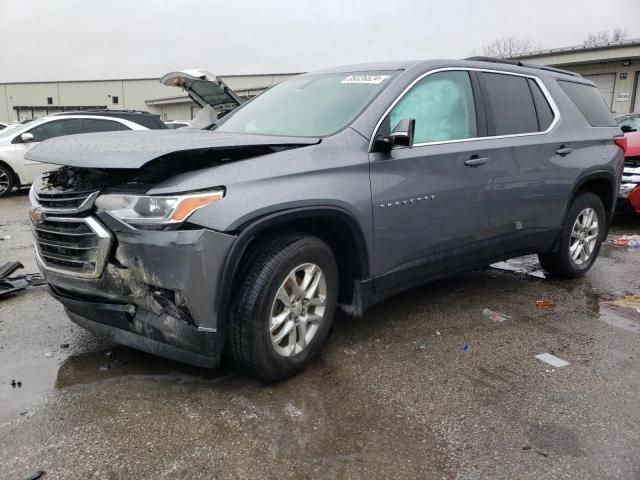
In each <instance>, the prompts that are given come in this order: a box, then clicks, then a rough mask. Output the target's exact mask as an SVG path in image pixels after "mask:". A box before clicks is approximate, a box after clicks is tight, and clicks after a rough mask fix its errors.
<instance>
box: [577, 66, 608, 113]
mask: <svg viewBox="0 0 640 480" xmlns="http://www.w3.org/2000/svg"><path fill="white" fill-rule="evenodd" d="M583 76H584V78H586V79H588V80H591V81H592V82H593V83H595V84H596V86H597V87H598V90H600V93H601V94H602V96H603V97H604V101H605V102H606V103H607V106H608V107H609V109H611V106H612V105H613V87H614V86H615V84H616V74H615V73H603V74H601V75H583Z"/></svg>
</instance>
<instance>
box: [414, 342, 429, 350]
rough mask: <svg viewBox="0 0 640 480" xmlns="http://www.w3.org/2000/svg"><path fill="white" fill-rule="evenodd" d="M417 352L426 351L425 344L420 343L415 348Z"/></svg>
mask: <svg viewBox="0 0 640 480" xmlns="http://www.w3.org/2000/svg"><path fill="white" fill-rule="evenodd" d="M416 349H417V350H426V349H427V344H426V343H421V344H420V345H418V346H417V347H416Z"/></svg>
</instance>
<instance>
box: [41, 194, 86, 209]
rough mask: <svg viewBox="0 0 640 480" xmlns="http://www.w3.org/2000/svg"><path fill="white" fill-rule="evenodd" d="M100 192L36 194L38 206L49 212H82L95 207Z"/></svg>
mask: <svg viewBox="0 0 640 480" xmlns="http://www.w3.org/2000/svg"><path fill="white" fill-rule="evenodd" d="M97 194H98V192H96V191H91V192H70V193H42V192H40V193H36V194H35V197H36V200H37V202H38V204H39V205H40V206H41V207H42V208H43V209H44V210H48V211H74V212H82V211H84V210H88V209H89V208H91V206H92V205H93V200H94V199H95V197H96V196H97Z"/></svg>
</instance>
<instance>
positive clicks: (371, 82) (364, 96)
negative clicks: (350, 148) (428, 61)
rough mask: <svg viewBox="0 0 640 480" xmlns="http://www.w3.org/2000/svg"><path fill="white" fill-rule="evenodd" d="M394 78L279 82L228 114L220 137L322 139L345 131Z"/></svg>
mask: <svg viewBox="0 0 640 480" xmlns="http://www.w3.org/2000/svg"><path fill="white" fill-rule="evenodd" d="M395 74H396V72H389V71H384V72H357V73H332V74H324V75H312V76H304V77H295V78H292V79H290V80H287V81H285V82H282V83H280V84H278V85H276V86H275V87H273V88H271V89H269V90H267V91H266V92H264V93H263V94H262V95H260V96H258V97H256V98H254V99H253V100H251V101H250V102H249V103H247V104H245V105H243V106H242V107H240V108H239V109H238V110H236V111H235V112H233V113H231V114H229V115H228V116H227V117H226V118H225V119H224V120H223V121H222V122H221V123H220V124H219V126H218V127H217V128H216V130H217V131H220V132H236V133H256V134H263V135H286V136H297V137H322V136H326V135H331V134H333V133H335V132H337V131H338V130H341V129H342V128H344V127H346V126H347V125H348V124H349V123H350V122H351V121H352V120H353V119H354V118H355V117H356V116H357V115H358V114H359V113H360V112H361V111H362V110H363V109H364V107H365V106H367V104H368V103H369V102H370V101H371V100H372V99H373V98H374V97H375V96H376V95H377V94H378V93H379V92H380V91H381V90H382V89H383V88H385V87H386V86H387V85H388V84H389V82H390V81H391V78H392V77H393V76H394V75H395Z"/></svg>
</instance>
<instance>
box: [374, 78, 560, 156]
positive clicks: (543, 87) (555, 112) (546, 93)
mask: <svg viewBox="0 0 640 480" xmlns="http://www.w3.org/2000/svg"><path fill="white" fill-rule="evenodd" d="M458 71H463V72H484V73H498V74H501V75H512V76H514V77H525V78H530V79H532V80H533V81H534V82H536V84H537V85H538V87H540V90H541V91H542V94H543V95H544V97H545V99H546V100H547V102H548V103H549V106H550V107H551V111H552V112H553V121H552V122H551V124H550V125H549V127H548V128H547V129H546V130H544V131H542V132H530V133H511V134H508V135H491V136H486V137H469V138H458V139H455V140H441V141H436V142H423V143H414V144H413V146H414V147H424V146H428V145H445V144H447V143H461V142H474V141H478V140H493V139H499V138H517V137H528V136H531V135H546V134H547V133H549V132H551V131H552V130H553V129H554V128H555V126H556V125H557V124H558V122H559V121H560V109H559V108H558V105H556V102H555V100H554V99H553V97H552V96H551V93H550V92H549V90H548V89H547V87H546V85H545V84H544V83H543V82H542V80H540V78H538V77H536V76H535V75H531V74H527V73H516V72H506V71H503V70H493V69H490V68H476V67H445V68H436V69H434V70H429V71H428V72H425V73H423V74H421V75H420V76H419V77H418V78H416V79H414V80H413V81H412V82H411V83H410V84H409V85H408V86H407V87H406V88H405V89H404V90H403V91H402V92H401V93H400V95H398V97H397V98H396V99H395V100H394V101H393V103H392V104H391V105H389V107H388V108H387V109H386V110H385V112H384V113H383V114H382V116H381V117H380V119H379V120H378V122H377V123H376V127H375V128H374V130H373V135H372V136H371V139H370V140H369V153H372V152H373V142H374V141H375V138H376V136H377V135H378V131H379V130H380V126H381V125H382V122H383V121H384V119H385V118H387V115H389V112H391V110H392V109H393V107H395V106H396V104H397V103H398V102H399V101H400V100H401V99H402V97H404V96H405V95H406V93H407V92H408V91H409V90H411V89H412V88H413V87H414V85H415V84H416V83H418V82H419V81H420V80H422V79H423V78H426V77H428V76H429V75H433V74H434V73H440V72H458ZM481 100H484V99H481Z"/></svg>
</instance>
